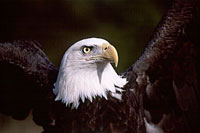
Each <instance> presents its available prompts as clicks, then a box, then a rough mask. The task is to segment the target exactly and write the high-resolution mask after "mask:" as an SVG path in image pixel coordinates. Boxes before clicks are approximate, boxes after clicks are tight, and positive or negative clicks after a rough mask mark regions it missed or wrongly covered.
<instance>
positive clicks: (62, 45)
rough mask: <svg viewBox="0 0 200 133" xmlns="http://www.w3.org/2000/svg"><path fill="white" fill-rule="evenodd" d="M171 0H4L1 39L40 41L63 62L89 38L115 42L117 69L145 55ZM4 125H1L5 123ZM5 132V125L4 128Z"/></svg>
mask: <svg viewBox="0 0 200 133" xmlns="http://www.w3.org/2000/svg"><path fill="white" fill-rule="evenodd" d="M165 3H166V0H165V1H161V0H160V1H159V0H1V1H0V6H1V8H0V18H1V21H0V41H1V42H4V41H12V40H16V39H17V40H29V39H31V40H38V41H39V42H40V43H41V45H42V48H43V49H44V50H45V52H46V54H47V55H48V57H49V58H50V60H51V61H52V62H53V63H54V64H56V65H57V66H59V64H60V60H61V58H62V56H63V54H64V52H65V51H66V49H67V48H68V47H69V46H70V45H71V44H73V43H74V42H76V41H78V40H80V39H83V38H88V37H100V38H104V39H106V40H108V41H109V42H110V43H111V44H113V45H115V47H116V48H117V49H118V53H119V58H120V60H119V65H118V66H119V67H118V68H117V71H118V72H122V71H123V70H125V69H126V68H127V67H128V66H130V65H131V64H133V63H134V61H135V60H136V59H137V58H138V57H139V56H140V55H141V53H142V51H143V49H144V47H145V46H146V44H147V42H148V40H149V38H150V37H151V35H152V33H153V31H154V29H155V27H156V25H157V24H158V22H159V20H160V18H161V16H162V15H163V12H164V10H165V7H166V4H165ZM0 128H1V126H0ZM0 131H1V129H0Z"/></svg>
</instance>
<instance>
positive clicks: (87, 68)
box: [54, 38, 127, 108]
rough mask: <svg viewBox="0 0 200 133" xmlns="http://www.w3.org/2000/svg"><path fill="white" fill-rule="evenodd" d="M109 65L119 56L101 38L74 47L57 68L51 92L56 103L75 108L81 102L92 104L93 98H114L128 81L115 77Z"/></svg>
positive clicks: (91, 39)
mask: <svg viewBox="0 0 200 133" xmlns="http://www.w3.org/2000/svg"><path fill="white" fill-rule="evenodd" d="M110 62H114V63H115V66H117V64H118V54H117V51H116V49H115V48H114V46H112V45H111V44H110V43H109V42H108V41H106V40H104V39H100V38H88V39H83V40H81V41H78V42H76V43H75V44H73V45H72V46H71V47H70V48H69V49H68V50H67V51H66V53H65V55H64V56H63V59H62V62H61V65H60V69H59V74H58V77H57V81H56V83H55V89H54V93H55V95H56V100H61V101H62V102H63V103H65V104H66V106H68V105H71V104H72V108H78V106H79V101H80V100H82V102H83V103H84V101H85V99H89V100H90V101H91V102H92V100H93V99H95V97H96V96H100V97H102V98H105V99H107V94H108V93H109V92H110V93H112V94H113V96H114V94H115V93H116V91H117V90H119V91H121V89H120V88H121V87H123V86H124V85H125V84H126V82H127V81H126V79H125V78H121V77H120V76H118V74H117V73H116V72H115V70H114V69H113V67H112V65H111V64H110ZM117 97H118V96H117ZM118 98H119V97H118ZM119 99H120V98H119Z"/></svg>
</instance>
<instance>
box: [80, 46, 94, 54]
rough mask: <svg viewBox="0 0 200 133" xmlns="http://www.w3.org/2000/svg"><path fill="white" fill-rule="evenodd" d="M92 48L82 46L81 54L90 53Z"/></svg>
mask: <svg viewBox="0 0 200 133" xmlns="http://www.w3.org/2000/svg"><path fill="white" fill-rule="evenodd" d="M92 48H93V47H88V46H84V47H83V48H82V52H83V53H84V54H90V53H91V51H92Z"/></svg>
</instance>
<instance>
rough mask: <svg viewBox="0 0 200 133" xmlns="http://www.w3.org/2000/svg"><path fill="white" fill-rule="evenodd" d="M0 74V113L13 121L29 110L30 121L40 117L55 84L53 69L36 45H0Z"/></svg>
mask: <svg viewBox="0 0 200 133" xmlns="http://www.w3.org/2000/svg"><path fill="white" fill-rule="evenodd" d="M0 73H1V74H0V107H1V108H0V112H1V113H4V114H7V115H11V116H12V117H13V118H15V119H25V118H26V116H27V115H28V114H29V111H30V110H31V109H32V110H33V113H34V114H35V117H34V118H36V117H39V116H40V117H41V119H42V118H44V117H45V115H46V114H45V112H44V109H45V107H46V105H47V104H46V103H45V101H46V99H47V94H48V91H49V89H50V88H52V87H53V83H54V82H55V79H56V76H57V69H56V68H55V66H54V65H53V64H52V63H51V62H50V61H49V59H48V58H47V56H46V55H45V53H44V52H43V51H42V50H41V49H40V46H39V43H38V42H36V41H13V42H6V43H0ZM37 112H39V113H37Z"/></svg>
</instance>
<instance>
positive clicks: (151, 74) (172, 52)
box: [124, 0, 200, 133]
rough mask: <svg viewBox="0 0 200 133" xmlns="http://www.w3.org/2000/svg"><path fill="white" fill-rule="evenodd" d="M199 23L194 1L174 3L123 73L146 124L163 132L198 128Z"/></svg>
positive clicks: (197, 6) (193, 130)
mask: <svg viewBox="0 0 200 133" xmlns="http://www.w3.org/2000/svg"><path fill="white" fill-rule="evenodd" d="M199 24H200V19H199V3H198V2H197V1H179V0H177V1H175V2H174V4H173V5H172V6H171V7H170V8H169V10H168V11H167V13H166V14H165V15H164V17H163V18H162V20H161V22H160V23H159V25H158V27H157V28H156V30H155V32H154V33H153V36H152V38H151V40H150V41H149V44H148V46H147V47H146V49H145V51H144V53H143V55H142V56H141V57H140V58H139V59H138V61H136V63H134V64H133V66H131V67H130V68H129V69H127V71H126V72H125V73H124V75H125V76H126V77H127V78H128V79H129V80H130V81H131V83H129V84H130V85H131V84H132V83H134V82H135V83H134V84H137V86H136V89H137V90H138V92H140V94H141V95H142V96H141V97H143V98H142V99H143V104H144V109H145V110H144V114H145V115H146V119H147V121H149V122H150V123H151V124H152V123H153V124H156V125H157V126H158V127H160V128H162V129H163V130H164V131H165V132H181V133H182V132H197V131H198V128H199V127H198V125H199V124H198V122H199V120H200V113H199V112H200V93H199V92H200V89H199V52H200V51H199V42H200V41H199V37H198V34H199ZM197 29H198V30H197ZM191 34H192V35H191ZM132 75H136V76H132Z"/></svg>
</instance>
